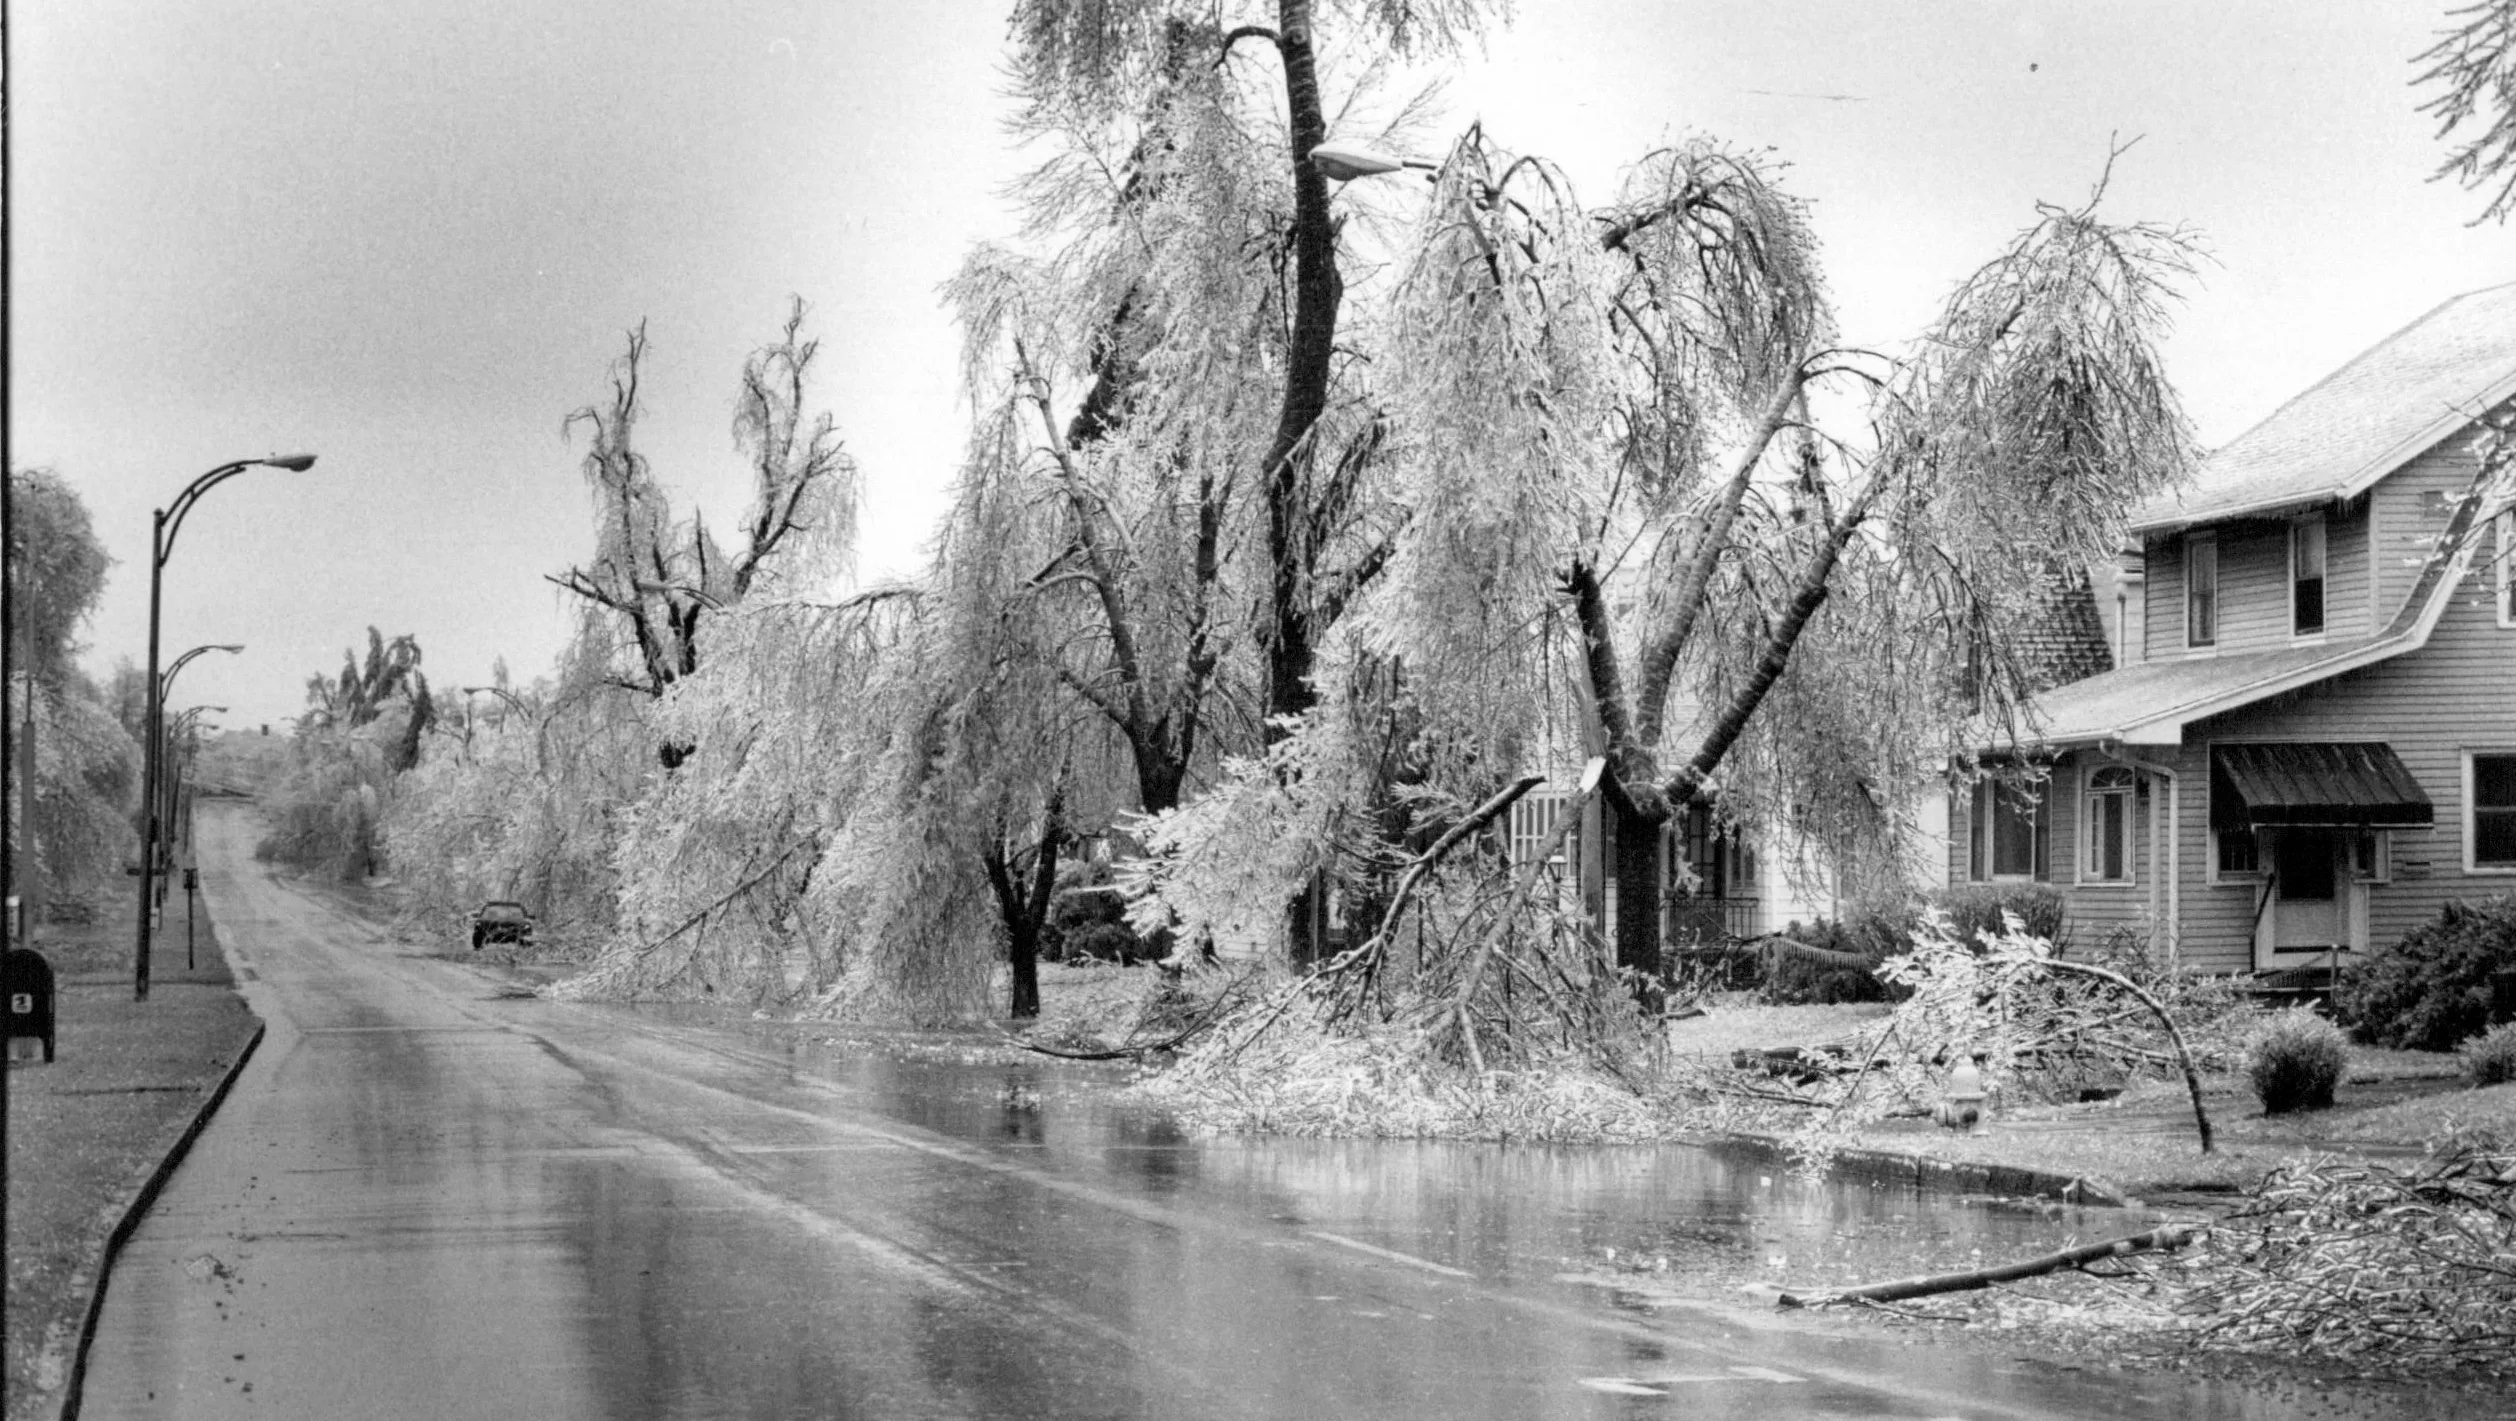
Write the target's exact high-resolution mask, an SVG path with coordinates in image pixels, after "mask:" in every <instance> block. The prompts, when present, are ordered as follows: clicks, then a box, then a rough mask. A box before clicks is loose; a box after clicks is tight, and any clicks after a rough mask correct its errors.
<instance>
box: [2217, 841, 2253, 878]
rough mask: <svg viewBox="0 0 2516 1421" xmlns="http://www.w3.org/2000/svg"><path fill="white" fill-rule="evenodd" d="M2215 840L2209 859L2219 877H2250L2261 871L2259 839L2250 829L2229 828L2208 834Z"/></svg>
mask: <svg viewBox="0 0 2516 1421" xmlns="http://www.w3.org/2000/svg"><path fill="white" fill-rule="evenodd" d="M2210 837H2211V838H2212V839H2214V840H2216V841H2217V843H2216V846H2215V847H2214V848H2213V850H2212V852H2213V853H2214V854H2215V855H2216V857H2215V858H2213V860H2212V861H2211V866H2212V868H2213V869H2214V870H2215V871H2216V876H2217V877H2220V878H2250V877H2252V876H2253V875H2255V874H2258V873H2260V872H2262V871H2263V849H2262V843H2261V841H2260V840H2259V839H2258V838H2257V837H2256V836H2255V834H2254V831H2253V830H2251V829H2230V830H2228V831H2227V832H2225V833H2219V834H2213V835H2211V836H2210Z"/></svg>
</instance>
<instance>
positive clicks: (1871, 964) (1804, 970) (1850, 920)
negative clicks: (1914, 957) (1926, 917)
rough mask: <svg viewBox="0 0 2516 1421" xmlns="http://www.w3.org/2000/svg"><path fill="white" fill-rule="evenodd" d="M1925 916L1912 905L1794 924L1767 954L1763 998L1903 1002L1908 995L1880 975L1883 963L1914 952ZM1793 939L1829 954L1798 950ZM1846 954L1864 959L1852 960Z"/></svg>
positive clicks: (1780, 1002) (1778, 1002) (1784, 1002)
mask: <svg viewBox="0 0 2516 1421" xmlns="http://www.w3.org/2000/svg"><path fill="white" fill-rule="evenodd" d="M1920 922H1921V915H1920V914H1919V912H1917V911H1916V909H1915V908H1914V907H1913V905H1911V904H1909V903H1898V904H1889V905H1883V906H1879V907H1873V908H1866V909H1863V910H1861V911H1859V912H1856V913H1853V914H1851V915H1849V916H1847V917H1846V918H1844V920H1843V921H1841V922H1833V921H1830V920H1827V919H1823V918H1821V919H1819V920H1818V921H1817V923H1816V925H1815V926H1813V927H1805V928H1804V927H1802V926H1800V925H1799V924H1798V923H1793V924H1792V925H1791V926H1790V928H1789V929H1787V930H1785V931H1784V932H1783V933H1782V935H1781V937H1782V939H1783V940H1782V941H1779V942H1775V943H1772V944H1770V945H1769V947H1768V949H1767V951H1766V955H1765V971H1764V980H1763V982H1762V984H1761V985H1762V988H1763V999H1764V1001H1765V1002H1766V1003H1767V1004H1769V1005H1772V1006H1807V1005H1812V1004H1813V1005H1821V1006H1822V1005H1830V1004H1832V1003H1835V1002H1883V1001H1900V1000H1902V999H1903V996H1904V993H1902V992H1900V991H1896V990H1893V989H1891V988H1890V987H1889V986H1888V985H1887V984H1886V983H1885V982H1882V981H1880V980H1879V979H1878V964H1879V963H1881V962H1884V961H1886V960H1887V959H1888V958H1890V957H1893V956H1895V955H1896V954H1898V953H1901V952H1908V951H1910V950H1912V946H1913V932H1914V929H1915V928H1916V927H1918V926H1920ZM1792 943H1799V944H1801V945H1803V946H1807V947H1813V948H1815V949H1817V951H1818V952H1820V953H1825V954H1830V955H1829V956H1822V957H1821V956H1816V955H1813V954H1810V953H1805V952H1800V951H1796V950H1794V949H1793V948H1792V946H1791V944H1792ZM1846 957H1851V958H1857V959H1860V960H1859V961H1846V960H1844V959H1845V958H1846Z"/></svg>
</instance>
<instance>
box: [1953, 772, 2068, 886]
mask: <svg viewBox="0 0 2516 1421" xmlns="http://www.w3.org/2000/svg"><path fill="white" fill-rule="evenodd" d="M2045 815H2046V809H2045V796H2044V790H2043V787H2042V786H2041V785H2030V784H2020V783H2017V782H2015V781H2003V780H1990V779H1987V780H1983V781H1980V782H1978V783H1977V784H1976V785H1975V788H1974V813H1973V814H1972V815H1971V816H1969V822H1970V827H1971V828H1972V830H1973V832H1972V835H1971V836H1970V843H1969V844H1968V859H1969V862H1970V864H1971V871H1970V874H1969V876H1970V877H1972V878H1973V879H1974V880H1975V881H1976V882H1978V883H1979V882H1983V881H1986V880H1989V879H1996V878H2032V879H2037V880H2039V881H2041V880H2044V879H2047V878H2050V877H2051V876H2052V871H2051V868H2050V866H2049V855H2048V851H2047V847H2046V846H2047V843H2048V838H2049V834H2050V828H2049V825H2048V822H2047V820H2046V817H2045Z"/></svg>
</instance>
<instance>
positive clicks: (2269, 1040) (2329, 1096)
mask: <svg viewBox="0 0 2516 1421" xmlns="http://www.w3.org/2000/svg"><path fill="white" fill-rule="evenodd" d="M2247 1054H2248V1055H2249V1057H2250V1058H2251V1059H2250V1060H2249V1062H2248V1063H2247V1073H2248V1074H2249V1075H2250V1076H2251V1077H2252V1079H2253V1082H2254V1094H2255V1096H2256V1098H2258V1099H2260V1100H2261V1101H2262V1102H2263V1113H2264V1114H2266V1115H2286V1114H2288V1113H2290V1112H2291V1111H2294V1110H2322V1109H2325V1108H2326V1107H2328V1106H2330V1105H2331V1104H2332V1103H2333V1087H2335V1086H2338V1085H2340V1084H2341V1072H2342V1068H2343V1067H2345V1066H2347V1065H2348V1064H2349V1061H2350V1046H2349V1042H2348V1039H2347V1038H2345V1037H2344V1036H2343V1035H2342V1034H2341V1028H2340V1027H2338V1026H2335V1025H2333V1024H2332V1023H2331V1022H2329V1021H2326V1020H2324V1019H2323V1018H2322V1017H2320V1016H2317V1015H2316V1014H2315V1011H2314V1009H2313V1008H2311V1007H2292V1008H2290V1009H2289V1010H2287V1011H2284V1012H2282V1013H2280V1014H2279V1015H2278V1016H2275V1017H2273V1018H2272V1019H2271V1020H2269V1021H2266V1022H2264V1023H2263V1025H2262V1029H2261V1030H2259V1031H2257V1032H2256V1033H2255V1034H2254V1040H2253V1043H2252V1049H2251V1050H2250V1051H2249V1052H2248V1053H2247Z"/></svg>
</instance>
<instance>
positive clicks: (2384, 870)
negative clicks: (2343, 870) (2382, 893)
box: [2350, 829, 2394, 883]
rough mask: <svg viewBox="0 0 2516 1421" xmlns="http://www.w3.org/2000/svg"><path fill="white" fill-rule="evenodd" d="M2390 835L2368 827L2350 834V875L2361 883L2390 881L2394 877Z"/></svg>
mask: <svg viewBox="0 0 2516 1421" xmlns="http://www.w3.org/2000/svg"><path fill="white" fill-rule="evenodd" d="M2392 850H2393V845H2392V842H2391V836H2390V835H2388V834H2387V833H2386V832H2385V831H2384V830H2382V829H2368V830H2364V831H2362V832H2360V833H2356V834H2353V835H2351V836H2350V876H2351V877H2352V878H2354V879H2357V880H2358V881H2359V882H2361V883H2390V882H2392V881H2393V877H2394V856H2393V852H2392Z"/></svg>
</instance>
